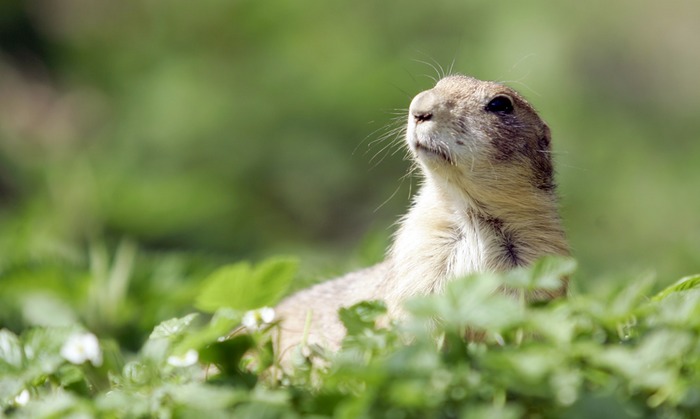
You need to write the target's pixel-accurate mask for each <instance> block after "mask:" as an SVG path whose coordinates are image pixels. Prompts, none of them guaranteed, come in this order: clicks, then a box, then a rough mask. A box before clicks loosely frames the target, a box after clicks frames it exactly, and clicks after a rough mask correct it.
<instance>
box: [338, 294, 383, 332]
mask: <svg viewBox="0 0 700 419" xmlns="http://www.w3.org/2000/svg"><path fill="white" fill-rule="evenodd" d="M385 313H386V306H385V305H384V303H383V302H381V301H363V302H361V303H358V304H355V305H353V306H352V307H347V308H346V307H343V308H341V309H340V310H339V311H338V317H340V321H342V322H343V325H344V326H345V328H346V329H347V331H348V335H357V334H360V333H361V332H362V331H363V330H365V329H373V328H374V326H375V322H376V320H377V318H379V316H381V315H383V314H385Z"/></svg>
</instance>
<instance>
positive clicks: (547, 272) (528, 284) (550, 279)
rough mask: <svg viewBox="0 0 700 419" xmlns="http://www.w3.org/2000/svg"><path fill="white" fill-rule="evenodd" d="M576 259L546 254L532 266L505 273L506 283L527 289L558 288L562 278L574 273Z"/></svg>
mask: <svg viewBox="0 0 700 419" xmlns="http://www.w3.org/2000/svg"><path fill="white" fill-rule="evenodd" d="M575 270H576V260H575V259H573V258H566V257H561V256H545V257H543V258H541V259H538V260H537V261H536V262H535V263H533V264H532V265H531V266H527V267H520V268H516V269H513V270H512V271H510V272H507V273H506V274H505V275H504V278H503V279H504V282H505V283H506V285H508V286H511V287H514V288H521V289H525V290H529V291H531V290H535V289H557V288H559V287H561V285H562V279H563V278H566V277H567V276H569V275H571V274H573V273H574V271H575Z"/></svg>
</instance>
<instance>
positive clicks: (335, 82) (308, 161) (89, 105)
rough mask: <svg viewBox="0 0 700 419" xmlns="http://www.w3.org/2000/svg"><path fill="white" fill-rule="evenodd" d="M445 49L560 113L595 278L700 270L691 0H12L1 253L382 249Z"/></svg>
mask: <svg viewBox="0 0 700 419" xmlns="http://www.w3.org/2000/svg"><path fill="white" fill-rule="evenodd" d="M434 67H442V68H443V69H445V70H446V69H448V68H453V69H454V71H455V72H460V73H465V74H470V75H473V76H476V77H479V78H483V79H489V80H497V81H505V82H506V83H507V84H509V85H511V86H512V87H514V88H516V89H518V90H519V91H520V92H521V93H523V94H524V95H525V96H526V97H528V98H529V99H530V101H531V102H532V103H533V104H534V105H535V107H536V108H538V109H539V110H540V112H541V114H542V115H543V117H544V119H545V120H546V121H547V122H548V123H549V124H550V126H551V128H552V132H553V136H554V141H555V151H556V160H557V169H558V181H559V185H560V187H559V193H560V195H561V198H562V213H563V217H564V219H565V223H566V228H567V231H568V234H569V237H570V241H571V243H572V246H573V249H574V252H575V255H576V256H577V257H578V259H579V261H580V269H579V273H578V282H579V286H580V288H583V289H586V288H587V287H589V286H593V284H600V283H604V282H605V281H606V276H608V275H612V274H613V273H614V274H615V275H617V276H619V273H620V272H630V273H633V274H636V273H639V272H644V271H650V272H652V273H655V274H656V275H657V276H658V277H659V279H660V281H661V282H662V283H663V282H670V281H672V280H675V279H677V278H678V277H680V276H683V275H687V274H691V273H695V272H697V271H700V217H699V214H700V193H699V192H700V141H698V133H700V117H699V116H700V115H698V112H699V111H700V98H699V97H700V94H699V93H700V88H699V87H700V82H699V77H700V76H699V75H700V3H698V2H697V1H691V0H688V1H669V2H652V1H646V2H640V1H619V2H609V1H605V2H604V1H600V0H594V1H588V2H547V1H544V0H541V1H535V2H493V1H447V0H438V1H433V2H425V1H400V2H399V1H369V0H356V1H328V0H324V1H321V0H300V1H280V0H269V1H259V0H255V1H252V0H239V1H216V0H209V1H202V2H186V1H167V2H166V1H155V0H154V1H140V2H139V1H125V2H114V1H107V0H33V1H16V0H3V1H2V2H0V205H1V206H0V263H1V265H0V266H1V267H3V268H7V267H8V266H11V265H12V263H15V261H18V260H28V259H29V260H45V259H47V258H64V259H66V260H72V259H79V258H80V257H81V256H80V255H81V254H83V253H84V252H83V250H84V249H85V247H86V246H87V245H88V244H89V243H93V242H95V241H106V242H107V243H111V242H115V243H116V242H117V241H118V240H119V239H120V238H122V237H129V238H131V239H133V240H134V241H135V242H137V243H139V246H140V247H141V249H142V250H143V251H145V252H153V253H154V254H163V253H166V254H167V253H169V252H185V253H187V252H194V253H195V254H198V255H203V256H202V257H204V258H205V259H206V258H209V259H215V260H222V261H229V260H238V259H242V258H250V259H259V258H262V257H264V256H267V255H271V254H279V253H284V254H293V255H298V256H300V257H301V258H302V261H303V265H302V267H303V268H302V273H303V275H304V276H308V277H320V276H324V275H330V274H333V273H337V272H342V271H343V270H346V269H352V268H354V267H357V266H359V265H362V264H367V263H371V262H372V261H374V260H377V259H378V258H380V257H381V253H382V252H383V249H384V247H385V246H386V244H387V243H389V237H390V234H391V232H392V228H393V224H394V221H395V220H396V219H397V217H398V216H400V214H402V213H404V212H405V210H406V208H407V206H408V203H409V196H410V193H411V191H415V189H416V184H417V180H416V179H415V178H414V179H410V178H409V179H406V178H404V175H405V174H406V173H407V171H408V168H409V165H410V163H409V162H408V161H406V160H405V159H404V157H405V153H404V152H403V150H399V151H396V150H397V149H396V148H392V147H389V148H385V146H388V145H389V144H390V142H391V140H392V139H393V138H392V137H389V138H388V139H386V140H382V137H383V135H384V134H387V133H389V132H390V131H391V129H392V128H394V127H396V126H397V124H400V123H401V121H403V116H402V115H403V112H404V111H405V109H406V108H407V107H408V104H409V102H410V99H411V97H412V96H413V95H415V94H416V93H418V92H420V91H421V90H424V89H426V88H429V87H430V86H431V85H432V84H433V80H432V78H433V77H435V76H436V75H437V72H438V71H439V70H438V71H436V69H435V68H434ZM397 116H398V118H400V119H399V122H397V121H396V120H395V118H397ZM163 292H167V290H164V291H163Z"/></svg>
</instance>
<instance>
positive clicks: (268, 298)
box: [195, 258, 298, 312]
mask: <svg viewBox="0 0 700 419" xmlns="http://www.w3.org/2000/svg"><path fill="white" fill-rule="evenodd" d="M297 267H298V262H297V261H296V260H293V259H287V258H273V259H268V260H266V261H264V262H262V263H260V264H258V265H257V266H256V267H255V269H253V268H252V267H251V266H250V264H249V263H247V262H240V263H237V264H234V265H227V266H224V267H222V268H220V269H218V270H216V271H215V272H214V273H212V274H211V275H210V276H209V277H208V278H207V279H205V281H204V286H203V287H202V290H201V292H200V293H199V295H198V296H197V299H196V303H195V306H196V307H197V308H199V309H200V310H203V311H207V312H214V311H216V310H217V309H218V308H221V307H231V308H234V309H237V310H242V311H244V310H252V309H255V308H260V307H264V306H273V305H275V304H276V303H277V302H278V301H279V300H280V299H281V298H282V297H283V296H284V294H285V293H286V291H287V289H288V288H289V284H290V283H291V282H292V279H293V278H294V274H295V273H296V271H297Z"/></svg>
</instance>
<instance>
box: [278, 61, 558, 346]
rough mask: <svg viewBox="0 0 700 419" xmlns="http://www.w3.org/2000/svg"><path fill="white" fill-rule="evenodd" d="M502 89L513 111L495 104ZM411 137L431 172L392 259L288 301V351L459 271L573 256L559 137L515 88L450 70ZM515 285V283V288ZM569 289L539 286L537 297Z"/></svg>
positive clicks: (411, 119) (283, 311)
mask: <svg viewBox="0 0 700 419" xmlns="http://www.w3.org/2000/svg"><path fill="white" fill-rule="evenodd" d="M497 96H503V97H506V98H509V100H510V101H511V102H512V105H513V106H512V110H511V111H505V112H494V111H491V110H489V109H488V108H487V105H488V104H489V101H490V100H492V99H493V98H495V97H497ZM406 142H407V144H408V147H409V149H410V150H411V152H412V154H413V156H414V159H415V161H416V162H417V163H418V164H419V166H420V168H421V169H422V173H423V175H424V178H425V180H424V183H423V185H422V187H421V189H420V191H419V192H418V193H417V194H416V196H415V198H414V200H413V205H412V207H411V209H410V210H409V212H408V213H407V214H406V215H405V216H404V217H403V219H402V220H401V225H400V228H399V229H398V231H397V233H396V236H395V238H394V243H393V245H392V247H391V248H390V249H389V252H388V255H387V258H386V260H385V261H384V262H382V263H380V264H379V265H376V266H374V267H371V268H367V269H365V270H361V271H358V272H354V273H351V274H348V275H345V276H343V277H340V278H337V279H334V280H331V281H329V282H326V283H323V284H319V285H316V286H315V287H312V288H309V289H307V290H303V291H301V292H299V293H297V294H295V295H292V296H291V297H289V298H287V299H286V300H284V301H283V302H282V303H281V304H280V305H279V306H278V307H277V312H278V315H279V316H280V317H281V318H282V319H283V322H282V324H281V328H280V336H279V340H280V343H279V347H280V349H281V350H282V351H283V357H284V356H286V355H287V353H288V350H289V348H291V347H292V346H294V345H296V344H298V343H300V342H301V340H302V336H303V334H304V332H305V330H304V325H305V321H306V318H307V313H311V316H312V317H311V324H310V327H309V330H308V331H307V332H308V336H307V338H308V339H307V342H306V343H318V344H322V345H326V346H328V347H329V348H331V349H337V348H338V347H339V345H340V341H341V340H342V338H343V336H344V334H345V330H344V328H343V326H342V324H341V323H340V322H339V320H338V318H337V311H338V309H339V308H341V307H347V306H350V305H352V304H355V303H357V302H359V301H362V300H368V299H381V300H384V301H385V302H386V304H387V306H388V308H389V313H390V315H391V316H393V317H401V316H402V315H403V311H402V309H401V303H402V302H403V301H405V300H406V299H407V298H409V297H411V296H415V295H424V294H429V293H433V292H440V291H441V290H442V289H443V288H444V286H445V284H446V283H447V282H448V281H449V280H450V279H452V278H455V277H459V276H464V275H467V274H469V273H473V272H483V271H504V270H508V269H512V268H514V267H516V266H522V265H527V264H529V263H532V262H533V261H534V260H536V259H537V258H539V257H541V256H544V255H547V254H557V255H568V253H569V250H568V245H567V243H566V239H565V236H564V232H563V229H562V227H561V222H560V219H559V215H558V211H557V199H556V196H555V193H554V180H553V166H552V160H551V149H550V143H551V135H550V131H549V128H548V127H547V125H546V124H545V123H544V122H543V121H542V120H541V119H540V117H539V115H538V114H537V112H536V111H535V110H534V108H533V107H532V106H531V105H530V104H529V103H528V102H527V101H526V100H525V99H523V98H522V97H521V96H520V95H519V94H518V93H516V92H515V91H514V90H512V89H510V88H508V87H506V86H503V85H501V84H498V83H493V82H485V81H480V80H477V79H474V78H471V77H466V76H459V75H457V76H449V77H446V78H444V79H442V80H440V81H439V82H438V83H437V85H436V86H435V87H434V88H433V89H431V90H428V91H426V92H423V93H421V94H419V95H417V96H416V97H415V98H414V99H413V102H412V103H411V108H410V110H409V116H408V130H407V135H406ZM506 292H507V291H506ZM565 293H566V282H565V281H563V282H562V287H561V289H560V290H559V291H557V292H544V291H542V292H536V293H533V295H531V296H530V298H533V299H541V298H552V297H555V296H559V295H563V294H565Z"/></svg>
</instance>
